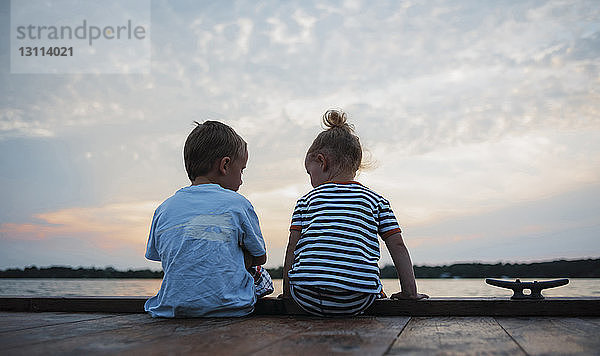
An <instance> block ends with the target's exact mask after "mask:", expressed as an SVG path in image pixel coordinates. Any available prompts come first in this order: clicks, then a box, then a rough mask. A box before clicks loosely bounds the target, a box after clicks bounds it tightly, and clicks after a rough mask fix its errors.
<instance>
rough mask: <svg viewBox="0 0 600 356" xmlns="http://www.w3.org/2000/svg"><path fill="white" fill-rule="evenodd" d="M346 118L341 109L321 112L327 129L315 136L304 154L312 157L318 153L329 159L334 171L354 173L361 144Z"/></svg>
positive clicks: (358, 166)
mask: <svg viewBox="0 0 600 356" xmlns="http://www.w3.org/2000/svg"><path fill="white" fill-rule="evenodd" d="M347 119H348V117H347V115H346V113H345V112H343V111H342V110H335V109H329V110H327V111H326V112H325V114H323V124H324V125H325V127H327V129H326V130H325V131H323V132H321V133H320V134H319V135H318V136H317V138H315V140H314V141H313V143H312V145H311V146H310V147H309V149H308V152H307V153H306V155H307V156H308V157H309V158H310V159H313V158H314V157H315V156H316V155H318V154H319V153H320V154H322V155H324V156H325V157H327V158H328V159H329V161H330V162H331V163H330V164H331V166H332V169H334V170H335V171H336V173H338V174H349V175H354V174H356V172H357V171H358V170H359V168H360V167H361V163H362V146H361V144H360V140H359V138H358V136H356V135H355V134H354V127H353V126H352V125H349V124H348V123H347V122H346V121H347Z"/></svg>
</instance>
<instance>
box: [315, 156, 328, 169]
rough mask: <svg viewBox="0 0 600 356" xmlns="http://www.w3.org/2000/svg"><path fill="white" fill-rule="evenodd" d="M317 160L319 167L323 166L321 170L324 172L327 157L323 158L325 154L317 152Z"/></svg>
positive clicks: (326, 165) (326, 166)
mask: <svg viewBox="0 0 600 356" xmlns="http://www.w3.org/2000/svg"><path fill="white" fill-rule="evenodd" d="M317 162H319V164H320V165H321V168H323V172H326V171H327V168H328V164H327V158H325V156H324V155H323V154H321V153H319V154H318V155H317Z"/></svg>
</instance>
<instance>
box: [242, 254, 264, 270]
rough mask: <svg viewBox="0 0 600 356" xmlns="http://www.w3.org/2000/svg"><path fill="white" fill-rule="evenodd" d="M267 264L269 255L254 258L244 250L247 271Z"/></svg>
mask: <svg viewBox="0 0 600 356" xmlns="http://www.w3.org/2000/svg"><path fill="white" fill-rule="evenodd" d="M265 263H267V254H266V253H265V254H264V255H262V256H258V257H257V256H252V254H250V252H248V251H246V250H244V264H245V267H246V269H248V268H250V267H254V266H262V265H264V264H265Z"/></svg>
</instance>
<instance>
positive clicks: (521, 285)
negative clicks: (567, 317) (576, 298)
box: [485, 278, 569, 299]
mask: <svg viewBox="0 0 600 356" xmlns="http://www.w3.org/2000/svg"><path fill="white" fill-rule="evenodd" d="M485 283H487V284H489V285H492V286H496V287H500V288H507V289H512V290H513V292H514V293H513V295H512V297H510V299H544V296H543V295H542V289H547V288H555V287H560V286H564V285H566V284H568V283H569V280H568V279H567V278H564V279H554V280H551V281H542V282H538V281H533V282H521V280H519V279H517V280H515V281H514V282H511V281H503V280H500V279H491V278H486V279H485ZM524 289H529V290H530V291H531V294H524V293H523V290H524Z"/></svg>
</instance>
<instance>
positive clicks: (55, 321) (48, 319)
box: [0, 312, 106, 333]
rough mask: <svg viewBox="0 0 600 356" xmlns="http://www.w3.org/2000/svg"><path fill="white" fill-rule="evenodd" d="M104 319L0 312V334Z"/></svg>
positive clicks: (78, 315) (62, 314)
mask: <svg viewBox="0 0 600 356" xmlns="http://www.w3.org/2000/svg"><path fill="white" fill-rule="evenodd" d="M105 317H106V314H87V313H80V314H73V313H54V312H50V313H19V312H0V333H5V332H9V331H17V330H24V329H31V328H36V327H41V326H49V325H60V324H68V323H73V322H77V321H82V320H94V319H100V318H105Z"/></svg>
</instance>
